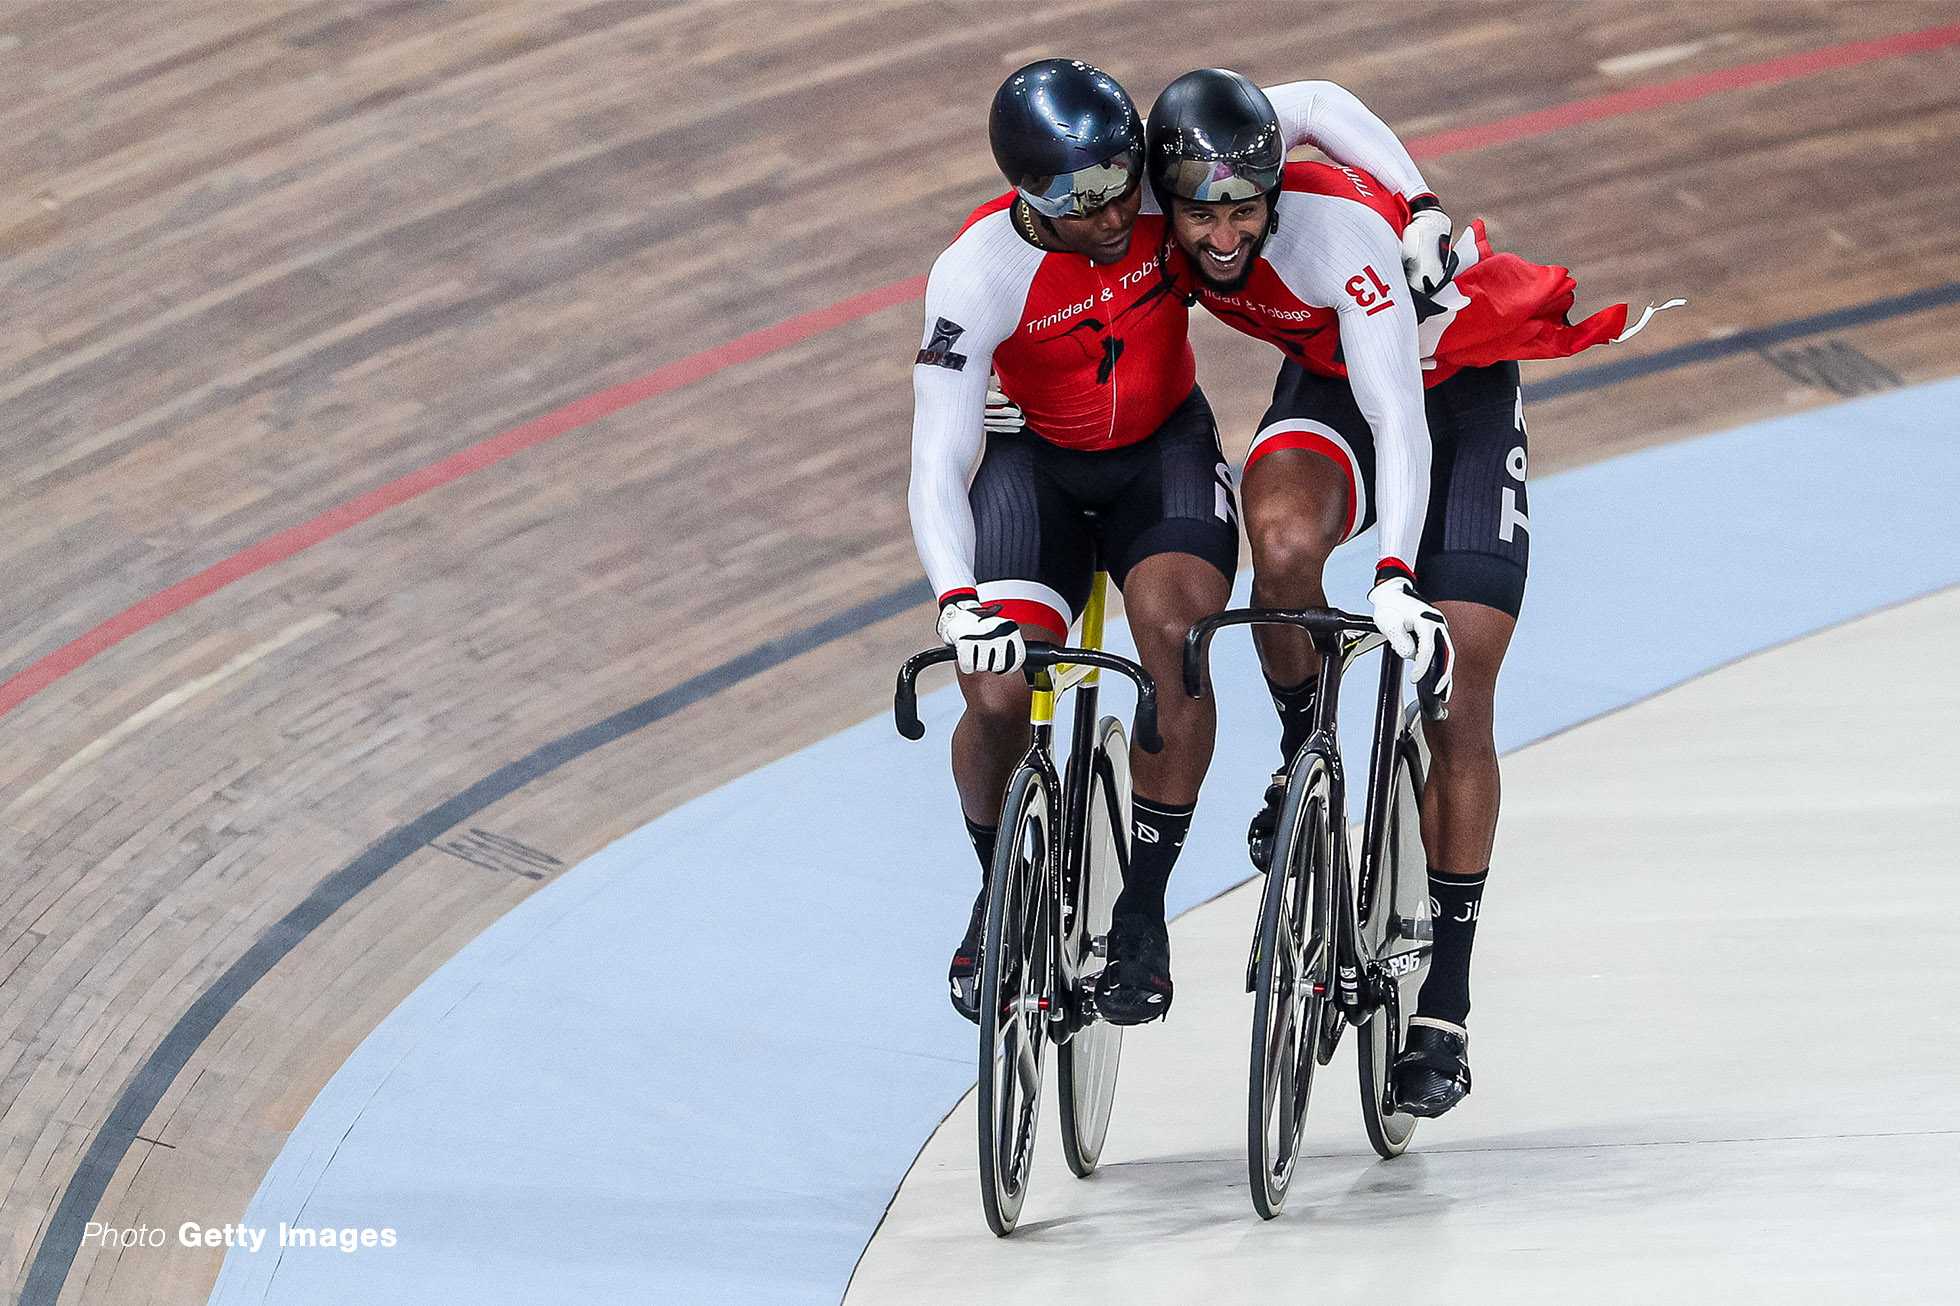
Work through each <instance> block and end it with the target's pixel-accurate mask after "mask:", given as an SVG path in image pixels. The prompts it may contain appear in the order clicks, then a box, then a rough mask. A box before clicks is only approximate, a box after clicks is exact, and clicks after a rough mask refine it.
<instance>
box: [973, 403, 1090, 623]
mask: <svg viewBox="0 0 1960 1306" xmlns="http://www.w3.org/2000/svg"><path fill="white" fill-rule="evenodd" d="M1066 452H1067V451H1065V450H1061V449H1057V448H1055V447H1054V446H1053V445H1051V444H1049V443H1048V442H1047V441H1046V440H1043V439H1042V438H1041V437H1039V436H1037V435H1032V434H1025V433H1024V434H1020V435H1009V436H1003V435H994V436H989V437H988V440H987V452H986V454H985V455H984V456H983V457H982V458H981V460H980V469H979V471H977V472H975V473H974V477H973V486H972V489H971V490H969V491H968V495H967V497H968V500H969V501H970V502H971V503H972V505H973V530H974V541H973V574H974V579H975V581H976V588H977V589H978V590H979V592H980V599H981V601H982V602H984V603H997V604H999V605H1000V608H1001V612H1002V614H1003V615H1005V616H1009V617H1012V618H1014V620H1016V621H1018V622H1020V623H1022V626H1023V628H1024V629H1025V630H1028V631H1029V633H1030V634H1031V635H1032V636H1034V637H1038V638H1041V639H1047V640H1051V641H1053V642H1054V643H1057V644H1064V643H1067V642H1068V628H1069V626H1070V624H1071V623H1073V622H1074V620H1075V616H1076V614H1077V613H1079V612H1080V611H1081V610H1082V605H1083V604H1084V603H1086V602H1087V601H1088V598H1089V586H1090V583H1091V582H1092V581H1093V579H1094V577H1095V568H1096V564H1095V536H1094V533H1093V531H1092V529H1091V526H1090V523H1089V521H1088V519H1087V517H1086V516H1085V514H1084V511H1083V507H1082V505H1081V504H1080V503H1079V502H1078V501H1077V500H1076V499H1075V497H1074V496H1073V495H1072V494H1070V493H1069V491H1068V488H1067V487H1066V486H1065V485H1064V484H1063V483H1062V482H1061V480H1060V479H1058V477H1057V475H1056V468H1055V466H1054V464H1055V462H1056V460H1057V455H1061V454H1065V453H1066Z"/></svg>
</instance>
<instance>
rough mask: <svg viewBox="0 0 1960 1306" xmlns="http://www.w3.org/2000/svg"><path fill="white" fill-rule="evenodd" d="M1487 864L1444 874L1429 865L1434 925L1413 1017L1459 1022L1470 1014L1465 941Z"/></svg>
mask: <svg viewBox="0 0 1960 1306" xmlns="http://www.w3.org/2000/svg"><path fill="white" fill-rule="evenodd" d="M1489 875H1490V868H1489V867H1488V866H1486V867H1485V868H1484V869H1483V870H1481V871H1478V872H1477V873H1476V874H1475V875H1445V874H1443V873H1442V872H1441V871H1439V870H1437V869H1436V868H1435V867H1433V866H1432V867H1430V868H1429V913H1430V916H1431V917H1432V918H1433V923H1434V925H1435V929H1436V939H1435V946H1434V950H1433V951H1432V952H1431V953H1430V956H1429V974H1428V976H1427V977H1426V978H1425V979H1424V980H1423V982H1422V995H1421V996H1420V997H1419V998H1417V999H1416V1015H1418V1016H1429V1017H1432V1018H1433V1019H1436V1020H1447V1021H1449V1022H1450V1023H1451V1024H1452V1025H1461V1024H1462V1023H1463V1022H1464V1021H1466V1020H1468V1019H1469V1017H1470V945H1471V944H1473V943H1475V942H1476V939H1477V909H1478V907H1479V906H1481V905H1482V903H1483V897H1484V880H1485V879H1486V878H1488V877H1489Z"/></svg>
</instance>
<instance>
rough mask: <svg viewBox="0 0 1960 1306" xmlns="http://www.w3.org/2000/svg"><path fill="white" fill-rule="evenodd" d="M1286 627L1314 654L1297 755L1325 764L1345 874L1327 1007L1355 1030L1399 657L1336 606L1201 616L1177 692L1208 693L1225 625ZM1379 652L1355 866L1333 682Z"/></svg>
mask: <svg viewBox="0 0 1960 1306" xmlns="http://www.w3.org/2000/svg"><path fill="white" fill-rule="evenodd" d="M1252 625H1268V626H1292V627H1295V628H1297V629H1299V630H1303V631H1305V632H1306V633H1307V636H1308V638H1309V639H1311V640H1312V641H1313V646H1314V649H1315V651H1316V652H1318V653H1319V654H1320V685H1319V688H1318V691H1317V693H1316V696H1315V703H1314V723H1313V733H1312V735H1311V736H1309V737H1308V739H1307V742H1306V743H1305V744H1303V745H1302V746H1301V748H1302V750H1303V751H1305V750H1308V749H1311V750H1313V751H1316V752H1318V753H1320V754H1321V755H1322V756H1323V757H1325V758H1326V759H1327V764H1328V773H1329V777H1330V780H1331V788H1332V795H1331V797H1332V801H1333V807H1334V810H1333V811H1332V812H1330V813H1328V816H1329V822H1328V823H1329V825H1330V826H1331V827H1332V830H1331V833H1332V835H1333V839H1334V859H1335V861H1334V864H1335V865H1336V866H1338V867H1340V868H1342V869H1343V871H1344V872H1345V873H1343V874H1342V875H1340V876H1338V877H1337V879H1336V885H1335V887H1336V891H1337V892H1338V894H1339V895H1340V898H1339V903H1338V908H1337V910H1338V912H1339V918H1338V919H1339V922H1340V929H1339V931H1338V933H1339V935H1340V937H1339V938H1338V939H1337V940H1336V941H1335V975H1336V981H1337V985H1336V993H1335V1003H1336V1005H1337V1007H1339V1008H1340V1009H1341V1010H1342V1011H1343V1013H1344V1014H1346V1015H1347V1017H1348V1019H1349V1023H1350V1024H1357V1023H1359V1021H1360V1020H1361V1019H1362V1018H1364V1017H1365V1016H1366V1015H1367V1013H1368V1012H1369V1011H1372V1010H1373V1009H1374V1008H1375V1007H1376V1006H1378V1005H1379V1001H1378V999H1377V995H1375V994H1373V993H1370V992H1366V991H1364V988H1363V986H1362V983H1361V980H1362V958H1361V956H1360V953H1359V950H1358V946H1357V940H1358V939H1359V938H1360V935H1361V924H1360V921H1361V908H1362V907H1364V906H1365V905H1367V904H1369V903H1371V902H1372V901H1373V895H1374V886H1375V879H1376V875H1377V873H1378V871H1379V869H1380V864H1381V856H1382V850H1383V848H1384V847H1385V846H1386V843H1387V829H1388V809H1389V801H1390V797H1391V795H1390V793H1389V788H1390V786H1391V785H1393V784H1394V782H1395V752H1394V750H1395V748H1396V747H1397V746H1398V744H1399V736H1400V734H1401V728H1402V720H1401V718H1402V658H1401V657H1400V656H1399V655H1398V654H1397V653H1396V652H1395V650H1394V649H1393V648H1390V647H1387V644H1388V641H1387V639H1386V638H1385V637H1384V636H1383V635H1382V634H1381V632H1380V631H1379V630H1377V629H1376V627H1375V623H1374V620H1373V618H1370V617H1364V616H1359V615H1357V614H1355V613H1352V612H1342V611H1340V610H1339V609H1338V608H1230V609H1227V610H1226V611H1224V612H1218V613H1214V614H1213V615H1211V616H1209V617H1205V618H1203V619H1202V620H1200V621H1198V622H1197V623H1196V624H1194V625H1193V626H1192V627H1191V631H1190V633H1189V634H1188V635H1186V636H1185V639H1184V692H1185V693H1186V694H1188V695H1190V696H1191V697H1192V698H1202V697H1204V695H1205V694H1206V693H1207V692H1208V686H1207V683H1206V680H1207V677H1206V674H1205V672H1206V667H1207V655H1208V652H1209V650H1210V646H1211V637H1212V636H1213V635H1214V634H1216V633H1217V632H1218V631H1219V630H1221V629H1222V628H1224V627H1226V626H1252ZM1376 648H1380V649H1381V651H1382V669H1381V683H1380V688H1379V691H1378V693H1377V697H1376V701H1375V729H1374V740H1373V747H1372V748H1371V750H1370V752H1369V759H1368V801H1367V807H1366V809H1365V812H1364V815H1363V817H1362V822H1361V858H1360V864H1359V865H1358V866H1357V865H1356V864H1355V862H1354V861H1353V860H1352V859H1351V855H1350V851H1349V845H1348V825H1347V772H1346V768H1345V767H1344V765H1343V764H1342V761H1341V748H1340V739H1339V733H1338V725H1337V723H1338V721H1339V716H1340V693H1341V680H1342V678H1343V677H1344V675H1345V674H1346V672H1347V668H1348V665H1349V664H1350V663H1352V662H1353V661H1354V660H1355V659H1356V658H1359V657H1362V656H1363V655H1365V654H1367V653H1370V652H1372V651H1374V650H1375V649H1376ZM1417 697H1418V698H1419V699H1420V700H1421V702H1422V710H1423V714H1424V715H1425V716H1427V717H1428V718H1429V719H1430V720H1432V721H1439V720H1442V719H1443V718H1444V717H1445V716H1447V715H1448V713H1447V709H1445V708H1444V706H1443V705H1442V704H1441V703H1440V702H1438V701H1437V700H1435V699H1434V698H1432V697H1430V696H1429V695H1428V694H1427V693H1426V692H1424V690H1423V689H1422V687H1421V686H1420V685H1418V687H1417Z"/></svg>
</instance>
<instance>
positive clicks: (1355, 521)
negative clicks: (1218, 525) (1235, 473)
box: [1239, 359, 1375, 540]
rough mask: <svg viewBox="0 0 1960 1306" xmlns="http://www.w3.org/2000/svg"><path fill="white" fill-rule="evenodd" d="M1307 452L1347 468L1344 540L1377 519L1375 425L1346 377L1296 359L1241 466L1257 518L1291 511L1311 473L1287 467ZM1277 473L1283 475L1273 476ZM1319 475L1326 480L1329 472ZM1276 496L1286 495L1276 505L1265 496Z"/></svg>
mask: <svg viewBox="0 0 1960 1306" xmlns="http://www.w3.org/2000/svg"><path fill="white" fill-rule="evenodd" d="M1303 458H1325V459H1328V460H1330V461H1331V462H1332V463H1333V464H1334V466H1335V467H1336V468H1337V469H1339V472H1340V479H1341V483H1342V484H1343V485H1344V486H1345V487H1346V496H1345V497H1346V502H1345V503H1343V504H1341V505H1339V506H1338V508H1337V509H1336V510H1337V511H1339V512H1340V513H1341V514H1342V523H1343V524H1342V525H1341V528H1340V529H1341V533H1340V537H1339V538H1340V539H1342V540H1350V539H1353V538H1354V537H1355V536H1356V535H1359V534H1360V533H1361V532H1362V531H1364V530H1366V529H1367V528H1368V526H1369V524H1370V523H1372V522H1373V521H1374V519H1375V503H1374V491H1373V486H1374V481H1375V436H1374V431H1373V429H1372V428H1371V427H1370V426H1369V425H1368V419H1367V418H1365V417H1363V416H1362V415H1361V409H1360V408H1359V407H1357V406H1356V405H1355V402H1354V391H1353V390H1352V389H1351V388H1350V387H1349V385H1348V382H1347V378H1346V377H1339V376H1321V375H1320V374H1319V373H1317V372H1310V371H1308V370H1307V369H1306V368H1304V367H1301V366H1300V365H1299V364H1298V363H1295V362H1294V361H1292V360H1291V359H1288V360H1287V361H1286V362H1284V363H1281V364H1280V369H1279V378H1278V380H1276V381H1275V382H1274V383H1273V402H1272V404H1271V406H1270V407H1268V408H1267V409H1266V415H1265V416H1264V417H1262V418H1260V419H1259V433H1258V434H1257V435H1256V436H1254V437H1253V440H1252V447H1251V448H1249V449H1248V450H1246V455H1245V463H1244V466H1243V467H1242V468H1241V469H1240V471H1239V485H1240V489H1241V491H1242V492H1244V493H1245V494H1246V496H1247V502H1246V515H1247V518H1248V521H1249V522H1256V521H1257V519H1258V518H1259V517H1260V516H1261V515H1262V514H1263V513H1265V512H1267V511H1269V510H1273V509H1274V508H1276V509H1277V510H1280V511H1285V510H1287V509H1288V508H1289V507H1290V506H1291V504H1290V499H1291V494H1292V493H1293V492H1295V491H1297V488H1298V485H1299V483H1300V482H1301V481H1303V480H1306V479H1307V478H1306V477H1305V476H1295V475H1287V474H1286V470H1287V469H1286V466H1285V465H1286V464H1287V463H1294V464H1295V465H1296V466H1297V465H1298V460H1300V459H1303ZM1260 469H1263V470H1260ZM1275 471H1277V472H1280V474H1279V475H1276V476H1275V475H1271V474H1270V473H1271V472H1275ZM1255 472H1256V473H1257V474H1254V473H1255ZM1314 480H1315V482H1317V483H1319V484H1323V485H1324V484H1325V483H1326V481H1325V478H1314ZM1274 497H1277V498H1278V500H1279V502H1278V503H1277V504H1274V505H1270V506H1269V505H1268V504H1267V503H1266V502H1262V501H1260V500H1261V499H1262V498H1274ZM1319 506H1320V507H1325V506H1326V505H1319Z"/></svg>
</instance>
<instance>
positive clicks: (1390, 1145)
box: [1354, 725, 1429, 1161]
mask: <svg viewBox="0 0 1960 1306" xmlns="http://www.w3.org/2000/svg"><path fill="white" fill-rule="evenodd" d="M1420 728H1421V727H1420V726H1419V725H1415V726H1412V727H1411V728H1410V730H1409V731H1408V732H1405V733H1404V734H1403V735H1402V736H1401V738H1400V740H1399V741H1398V743H1397V746H1396V750H1395V775H1394V781H1393V783H1392V784H1391V785H1390V788H1389V793H1390V795H1391V798H1390V801H1391V802H1392V803H1393V804H1394V806H1393V807H1392V808H1391V810H1390V813H1389V817H1390V819H1389V822H1388V824H1387V825H1386V827H1385V829H1386V832H1387V838H1388V841H1389V847H1388V848H1386V849H1384V852H1383V857H1382V870H1381V874H1382V875H1383V876H1384V877H1385V881H1384V882H1383V883H1379V884H1376V885H1374V886H1373V892H1372V893H1371V894H1370V895H1369V896H1370V898H1371V899H1372V901H1370V903H1369V904H1368V906H1369V917H1370V920H1372V919H1375V918H1377V917H1378V914H1379V913H1380V912H1381V911H1382V910H1383V903H1384V902H1386V903H1387V904H1388V906H1387V910H1389V911H1391V912H1393V911H1395V910H1396V907H1397V905H1398V903H1399V901H1400V900H1401V899H1403V898H1405V897H1407V896H1408V895H1407V893H1406V891H1405V881H1404V880H1403V878H1402V877H1403V874H1404V873H1405V872H1407V871H1409V870H1410V867H1411V865H1412V863H1410V861H1409V857H1410V854H1411V852H1413V853H1414V854H1415V855H1416V856H1417V858H1419V859H1420V858H1421V857H1422V830H1421V805H1422V788H1423V781H1424V769H1423V765H1422V757H1421V753H1420V751H1419V750H1420V745H1419V742H1418V741H1419V736H1417V735H1416V734H1415V733H1414V732H1415V731H1417V730H1420ZM1405 783H1406V785H1407V788H1406V790H1405V789H1404V784H1405ZM1413 865H1419V866H1421V867H1423V871H1422V879H1421V881H1420V883H1421V886H1422V887H1421V889H1420V895H1421V897H1422V899H1423V901H1424V903H1425V904H1426V902H1427V898H1428V893H1429V883H1428V871H1427V866H1428V863H1427V861H1426V860H1419V861H1417V862H1415V863H1413ZM1360 924H1361V930H1360V939H1359V943H1360V945H1361V947H1362V949H1363V951H1364V954H1366V959H1367V960H1373V959H1374V957H1375V955H1377V953H1378V951H1379V947H1380V943H1379V939H1378V937H1377V934H1376V932H1375V931H1374V930H1372V929H1371V927H1370V922H1369V921H1368V920H1364V921H1362V922H1361V923H1360ZM1428 969H1429V966H1428V962H1427V961H1424V962H1423V964H1422V965H1421V966H1420V967H1419V968H1418V969H1417V970H1416V971H1415V972H1414V973H1413V974H1412V975H1410V976H1407V977H1403V978H1401V979H1397V980H1393V981H1391V982H1392V983H1394V984H1395V985H1396V991H1397V1001H1396V1004H1395V1006H1394V1007H1393V1008H1390V1007H1387V1006H1384V1007H1381V1008H1379V1009H1378V1010H1377V1011H1376V1012H1375V1014H1374V1015H1372V1016H1370V1017H1369V1018H1368V1022H1367V1024H1365V1025H1363V1026H1362V1028H1361V1030H1360V1034H1361V1040H1360V1043H1359V1044H1358V1045H1357V1046H1356V1048H1355V1058H1354V1060H1355V1066H1356V1068H1357V1070H1358V1072H1359V1074H1358V1079H1359V1081H1360V1088H1361V1123H1362V1124H1363V1126H1364V1127H1366V1129H1367V1131H1368V1142H1369V1145H1370V1146H1372V1147H1373V1148H1374V1149H1375V1152H1376V1154H1377V1155H1378V1156H1380V1157H1381V1158H1382V1159H1383V1160H1385V1161H1392V1160H1394V1159H1395V1158H1396V1157H1398V1156H1400V1155H1402V1153H1403V1152H1405V1151H1407V1150H1408V1146H1409V1140H1410V1139H1411V1138H1412V1137H1413V1136H1414V1135H1415V1131H1416V1124H1417V1123H1418V1122H1417V1119H1416V1117H1415V1116H1412V1115H1409V1114H1408V1113H1407V1112H1401V1111H1390V1110H1386V1109H1385V1108H1386V1106H1387V1094H1388V1088H1389V1060H1390V1058H1391V1057H1392V1056H1393V1055H1394V1053H1395V1050H1396V1049H1397V1048H1398V1047H1399V1046H1400V1044H1401V1040H1402V1037H1403V1036H1404V1034H1405V1033H1406V1031H1407V1029H1408V1023H1409V1015H1410V1013H1411V1011H1412V1010H1413V999H1414V997H1415V994H1416V992H1417V991H1418V990H1419V989H1420V988H1421V986H1422V976H1423V975H1424V974H1426V973H1427V971H1428ZM1390 1017H1393V1018H1394V1021H1395V1028H1394V1029H1393V1030H1392V1031H1391V1029H1390V1027H1389V1020H1390Z"/></svg>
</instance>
